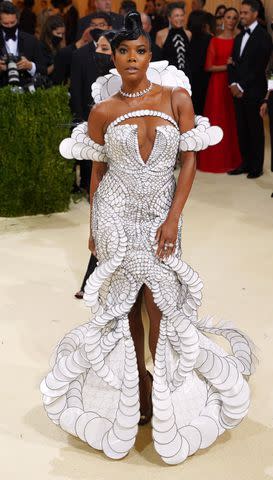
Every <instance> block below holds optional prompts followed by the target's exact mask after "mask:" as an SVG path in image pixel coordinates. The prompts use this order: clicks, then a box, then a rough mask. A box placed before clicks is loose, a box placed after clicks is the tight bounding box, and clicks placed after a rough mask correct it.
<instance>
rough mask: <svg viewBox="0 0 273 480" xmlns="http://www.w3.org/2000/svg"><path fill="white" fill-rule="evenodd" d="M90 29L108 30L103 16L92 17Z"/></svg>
mask: <svg viewBox="0 0 273 480" xmlns="http://www.w3.org/2000/svg"><path fill="white" fill-rule="evenodd" d="M90 27H91V28H90V30H94V28H100V30H109V28H110V27H109V25H108V24H107V22H106V20H105V19H104V18H93V19H92V20H91V23H90Z"/></svg>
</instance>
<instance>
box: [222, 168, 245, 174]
mask: <svg viewBox="0 0 273 480" xmlns="http://www.w3.org/2000/svg"><path fill="white" fill-rule="evenodd" d="M227 173H228V175H241V174H242V173H248V172H247V170H246V169H245V168H243V167H238V168H235V170H230V172H227Z"/></svg>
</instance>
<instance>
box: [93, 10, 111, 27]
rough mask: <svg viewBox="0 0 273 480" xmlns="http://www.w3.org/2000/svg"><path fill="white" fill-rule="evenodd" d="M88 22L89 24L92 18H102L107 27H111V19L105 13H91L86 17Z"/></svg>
mask: <svg viewBox="0 0 273 480" xmlns="http://www.w3.org/2000/svg"><path fill="white" fill-rule="evenodd" d="M88 18H89V21H90V22H91V21H92V20H94V18H103V20H105V21H106V23H107V25H109V26H110V25H111V17H110V15H108V13H105V12H93V13H90V15H88Z"/></svg>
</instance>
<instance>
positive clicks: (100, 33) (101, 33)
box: [91, 28, 117, 44]
mask: <svg viewBox="0 0 273 480" xmlns="http://www.w3.org/2000/svg"><path fill="white" fill-rule="evenodd" d="M116 33H117V32H115V31H114V30H101V29H100V28H94V30H92V31H91V35H92V38H93V40H94V41H95V42H97V41H98V39H99V38H100V37H105V38H106V40H108V42H109V43H110V44H111V42H112V40H113V38H114V36H115V35H116Z"/></svg>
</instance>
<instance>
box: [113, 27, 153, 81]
mask: <svg viewBox="0 0 273 480" xmlns="http://www.w3.org/2000/svg"><path fill="white" fill-rule="evenodd" d="M151 57H152V54H151V52H150V50H149V42H148V40H147V38H145V37H143V36H140V37H139V38H138V39H137V40H127V41H124V42H122V43H121V44H120V45H119V47H118V48H117V49H116V51H115V55H114V57H113V60H114V64H115V66H116V69H117V71H118V72H119V74H120V76H121V78H122V80H125V81H126V80H127V81H141V80H142V78H143V77H144V75H145V73H146V71H147V69H148V66H149V62H150V60H151Z"/></svg>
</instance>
